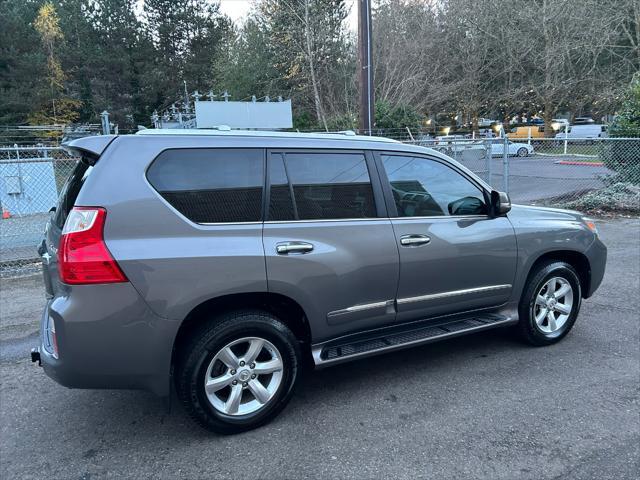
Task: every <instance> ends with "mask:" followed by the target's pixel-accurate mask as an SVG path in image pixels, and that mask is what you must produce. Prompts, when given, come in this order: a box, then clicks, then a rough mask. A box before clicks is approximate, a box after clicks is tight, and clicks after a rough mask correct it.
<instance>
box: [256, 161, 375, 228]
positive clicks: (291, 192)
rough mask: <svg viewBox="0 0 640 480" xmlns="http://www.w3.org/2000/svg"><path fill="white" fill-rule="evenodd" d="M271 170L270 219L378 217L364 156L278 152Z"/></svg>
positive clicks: (271, 162)
mask: <svg viewBox="0 0 640 480" xmlns="http://www.w3.org/2000/svg"><path fill="white" fill-rule="evenodd" d="M269 168H270V172H269V177H270V182H269V183H270V202H269V217H268V219H269V220H275V221H277V220H324V219H327V220H328V219H340V218H373V217H376V216H377V215H376V208H375V203H374V198H373V188H372V186H371V181H370V179H369V172H368V170H367V164H366V160H365V157H364V154H362V153H340V152H338V153H334V152H318V153H315V152H314V153H298V152H295V153H276V154H273V155H272V156H271V159H270V167H269Z"/></svg>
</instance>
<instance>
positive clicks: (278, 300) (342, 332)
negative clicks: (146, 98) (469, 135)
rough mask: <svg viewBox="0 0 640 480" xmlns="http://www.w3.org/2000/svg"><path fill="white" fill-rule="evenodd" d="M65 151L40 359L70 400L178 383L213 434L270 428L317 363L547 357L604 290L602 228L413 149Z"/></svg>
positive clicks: (291, 145) (327, 144) (320, 138)
mask: <svg viewBox="0 0 640 480" xmlns="http://www.w3.org/2000/svg"><path fill="white" fill-rule="evenodd" d="M66 148H67V149H69V150H70V151H71V152H73V153H74V154H75V155H78V156H81V158H82V160H81V161H80V162H79V163H78V164H77V166H76V167H75V170H74V171H73V172H72V174H71V176H70V177H69V179H68V180H67V182H66V184H65V186H64V188H63V189H62V193H61V195H60V199H59V201H58V205H57V207H56V209H55V211H54V212H53V214H52V216H51V220H50V221H49V223H48V225H47V228H46V231H45V238H44V240H43V243H42V245H41V246H40V249H39V251H40V254H41V255H42V259H43V271H44V281H45V286H46V293H47V298H48V300H47V304H46V307H45V309H44V312H43V315H42V323H41V339H40V346H39V347H38V348H36V349H34V350H33V351H32V360H33V361H36V362H38V361H39V362H41V363H42V365H43V367H44V371H45V372H46V373H47V375H49V376H50V377H51V378H53V379H54V380H56V381H57V382H59V383H60V384H62V385H66V386H68V387H72V388H140V389H146V390H150V391H152V392H155V393H156V394H158V395H160V396H163V397H168V396H169V395H170V392H171V388H172V385H173V386H174V387H175V390H176V391H177V395H178V397H179V399H180V401H181V403H182V405H183V406H184V408H185V410H186V412H187V413H188V414H189V415H190V416H191V417H192V418H193V419H195V420H196V421H197V422H198V423H200V424H201V425H203V426H204V427H206V428H209V429H211V430H213V431H216V432H222V433H232V432H239V431H243V430H247V429H250V428H254V427H257V426H259V425H262V424H264V423H266V422H267V421H269V420H270V419H272V418H273V417H274V416H275V415H277V414H278V412H280V411H281V410H282V409H283V408H284V407H285V405H286V403H287V402H288V400H289V399H290V398H291V396H292V394H293V390H294V386H295V384H296V383H297V382H298V379H299V377H300V375H301V374H302V371H303V368H302V366H303V362H304V361H305V359H307V358H308V359H309V361H310V362H311V363H312V364H314V365H315V366H316V367H318V368H320V367H327V366H331V365H337V364H340V363H342V362H346V361H350V360H356V359H361V358H365V357H368V356H370V355H375V354H380V353H385V352H389V351H393V350H398V349H401V348H406V347H411V346H415V345H420V344H425V343H429V342H434V341H438V340H444V339H448V338H451V337H454V336H458V335H463V334H469V333H473V332H479V331H484V330H489V329H493V328H496V327H507V326H513V327H514V328H515V329H516V330H517V331H519V332H520V334H521V335H522V337H523V338H524V339H525V340H526V341H528V342H529V343H531V344H533V345H551V344H554V343H556V342H558V341H560V340H561V339H562V338H563V337H564V336H565V335H567V333H568V332H569V331H570V330H571V328H572V327H573V325H574V322H575V321H576V318H577V316H578V312H579V310H580V306H581V301H582V299H583V298H588V297H589V296H591V295H592V294H593V292H594V291H595V290H596V289H597V288H598V286H599V285H600V282H601V280H602V276H603V274H604V269H605V260H606V247H605V246H604V245H603V243H602V242H601V241H600V240H599V238H598V235H597V231H596V227H595V225H594V224H593V222H592V221H591V220H589V219H587V218H585V217H583V216H582V215H580V214H579V213H576V212H571V211H565V210H557V209H548V208H534V207H525V206H516V205H514V206H512V205H511V203H510V201H509V197H508V195H506V194H505V193H500V192H498V191H495V190H493V189H492V188H491V187H490V186H489V185H487V184H486V183H485V182H484V181H482V180H481V179H480V178H479V177H477V176H476V175H474V174H473V173H472V172H470V171H469V170H467V169H466V168H464V167H463V166H461V165H460V164H459V163H457V162H455V161H452V160H451V159H450V158H448V157H447V156H445V155H442V154H440V153H438V152H435V151H434V150H432V149H427V148H423V147H419V146H415V145H405V144H402V143H398V142H395V141H393V140H388V139H382V138H374V137H356V136H351V135H346V134H344V135H342V134H296V133H277V132H250V131H202V130H196V131H189V130H167V131H163V130H144V131H142V132H139V133H138V134H137V135H125V136H113V135H112V136H99V137H87V138H82V139H78V140H74V141H72V142H70V143H69V144H68V145H67V146H66ZM419 354H420V352H419V351H418V352H416V353H415V355H419ZM410 370H411V369H410V368H409V370H408V371H409V373H410ZM371 388H375V386H374V385H372V386H371ZM58 407H59V408H58V415H64V412H65V409H64V407H63V406H60V405H59V406H58Z"/></svg>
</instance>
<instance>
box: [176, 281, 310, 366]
mask: <svg viewBox="0 0 640 480" xmlns="http://www.w3.org/2000/svg"><path fill="white" fill-rule="evenodd" d="M239 309H260V310H265V311H267V312H270V313H272V314H273V315H275V316H276V317H278V318H279V319H280V320H281V321H282V322H283V323H284V324H285V325H287V327H289V329H291V331H292V332H293V334H294V336H295V337H296V338H297V339H298V341H299V342H301V343H304V344H310V342H311V329H310V327H309V322H308V320H307V316H306V314H305V312H304V310H303V309H302V307H301V306H300V305H299V304H298V303H297V302H296V301H295V300H293V299H291V298H289V297H287V296H285V295H281V294H278V293H272V292H248V293H235V294H229V295H223V296H220V297H214V298H210V299H208V300H206V301H204V302H202V303H200V304H199V305H197V306H196V307H194V308H193V309H192V310H191V311H190V312H189V313H188V314H187V316H186V317H185V319H184V320H183V321H182V323H181V324H180V327H179V328H178V331H177V333H176V336H175V338H174V341H173V351H172V354H171V365H174V364H175V360H176V353H177V352H179V351H180V348H181V347H182V346H183V345H184V343H185V341H186V340H187V339H188V338H189V335H190V334H191V333H192V332H193V331H194V330H196V329H197V328H198V327H200V326H201V325H202V324H203V323H204V322H207V321H209V320H210V319H211V317H212V316H213V315H216V314H220V313H223V312H228V311H232V310H239Z"/></svg>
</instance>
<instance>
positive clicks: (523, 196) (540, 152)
mask: <svg viewBox="0 0 640 480" xmlns="http://www.w3.org/2000/svg"><path fill="white" fill-rule="evenodd" d="M405 142H407V143H413V144H419V145H422V146H425V147H429V148H433V149H434V150H437V151H440V152H442V153H445V154H447V155H449V156H450V157H452V158H453V159H455V160H457V161H458V162H460V163H461V164H462V165H464V166H466V167H467V168H469V169H470V170H471V171H473V172H474V173H476V174H477V175H479V176H480V177H482V178H483V179H484V180H485V181H486V182H487V183H489V184H490V185H491V186H492V187H494V188H496V189H498V190H503V191H506V192H507V193H509V196H510V197H511V200H512V201H513V202H514V203H522V204H528V205H546V206H557V207H563V208H573V209H576V210H581V211H590V212H595V213H606V212H616V213H623V214H632V215H638V214H640V138H597V139H566V140H560V139H535V140H530V141H523V142H518V141H511V140H509V139H508V138H491V139H489V138H487V139H457V138H447V137H441V138H439V139H427V138H425V139H422V140H413V141H411V140H409V141H407V140H405Z"/></svg>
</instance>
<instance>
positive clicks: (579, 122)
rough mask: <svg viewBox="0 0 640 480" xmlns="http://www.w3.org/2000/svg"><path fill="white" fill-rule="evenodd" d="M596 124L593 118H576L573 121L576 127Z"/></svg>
mask: <svg viewBox="0 0 640 480" xmlns="http://www.w3.org/2000/svg"><path fill="white" fill-rule="evenodd" d="M593 123H596V121H595V120H594V119H593V118H591V117H576V118H574V119H573V124H574V125H590V124H593Z"/></svg>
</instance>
